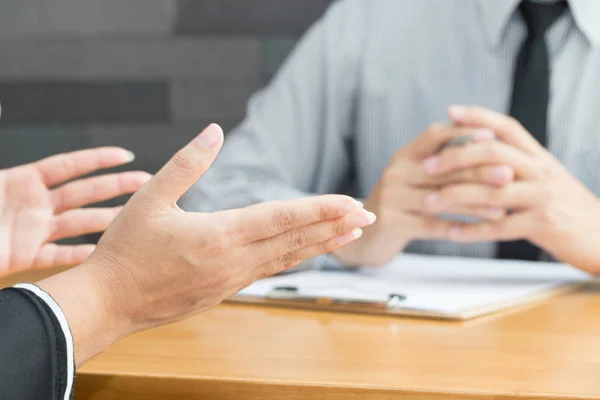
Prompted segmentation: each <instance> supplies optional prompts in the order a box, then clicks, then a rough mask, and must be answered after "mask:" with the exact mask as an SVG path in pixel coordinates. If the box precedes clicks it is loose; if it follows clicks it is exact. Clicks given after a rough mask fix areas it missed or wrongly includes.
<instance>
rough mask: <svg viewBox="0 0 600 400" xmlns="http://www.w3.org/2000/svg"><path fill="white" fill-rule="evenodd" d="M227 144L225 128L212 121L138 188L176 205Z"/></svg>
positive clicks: (168, 203)
mask: <svg viewBox="0 0 600 400" xmlns="http://www.w3.org/2000/svg"><path fill="white" fill-rule="evenodd" d="M222 145H223V130H222V129H221V127H220V126H219V125H217V124H211V125H209V126H208V127H207V128H206V129H204V131H202V133H201V134H200V135H198V136H197V137H196V138H195V139H194V140H192V141H191V142H190V143H188V144H187V145H186V146H185V147H184V148H182V149H181V150H179V151H178V152H177V153H175V155H174V156H173V157H172V158H171V159H170V160H169V162H167V163H166V164H165V165H164V166H163V167H162V168H161V170H160V171H158V173H157V174H156V175H154V177H153V178H152V179H151V180H150V181H149V182H148V183H147V184H146V185H145V187H144V188H143V190H141V191H140V192H138V195H140V196H142V197H143V196H150V197H151V202H152V203H158V204H164V205H174V204H176V203H177V201H178V200H179V198H180V197H181V196H183V195H184V194H185V192H187V191H188V189H189V188H190V187H191V186H192V185H193V184H194V183H196V181H198V180H199V179H200V177H202V175H204V173H205V172H206V171H207V170H208V169H209V168H210V166H211V165H212V163H213V161H214V160H215V158H216V157H217V154H219V150H220V149H221V146H222Z"/></svg>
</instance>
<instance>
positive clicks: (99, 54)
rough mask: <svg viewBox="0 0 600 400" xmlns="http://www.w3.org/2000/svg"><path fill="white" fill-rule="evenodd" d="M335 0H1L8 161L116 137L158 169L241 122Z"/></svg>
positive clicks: (0, 81) (0, 80)
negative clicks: (205, 130)
mask: <svg viewBox="0 0 600 400" xmlns="http://www.w3.org/2000/svg"><path fill="white" fill-rule="evenodd" d="M331 1H332V0H2V1H0V102H1V103H2V114H3V115H2V120H1V121H0V168H3V167H8V166H12V165H15V164H18V163H22V162H27V161H31V160H35V159H38V158H41V157H44V156H47V155H49V154H52V153H55V152H57V151H68V150H75V149H80V148H85V147H90V146H96V145H100V144H106V145H110V144H117V145H123V146H125V147H129V148H131V149H132V150H134V151H136V152H137V153H138V154H137V155H138V161H137V162H138V163H139V164H138V166H139V167H143V168H146V169H148V170H149V171H150V172H154V171H155V170H156V168H157V167H158V166H160V165H161V163H162V162H164V160H165V159H166V158H167V157H168V155H169V154H170V153H172V152H173V151H174V150H175V149H176V148H177V147H178V146H180V145H181V144H183V143H184V142H185V141H186V140H188V139H189V138H190V137H192V136H193V135H194V134H195V133H197V131H198V130H199V129H201V128H202V127H203V126H204V125H206V124H207V123H208V122H211V121H215V122H218V123H221V124H222V125H223V126H224V127H225V128H227V130H228V129H231V127H233V126H235V125H236V124H237V123H238V122H239V120H240V119H241V118H242V117H243V115H244V112H245V108H246V101H247V100H248V98H249V96H250V95H251V94H252V93H253V92H254V91H256V90H257V89H260V88H261V87H263V86H264V84H265V83H266V82H267V81H268V79H269V78H270V77H271V76H272V75H273V74H274V72H275V71H276V70H277V68H278V67H279V65H280V64H281V62H282V61H283V60H284V59H285V57H286V55H287V54H288V52H289V51H290V49H291V48H292V47H293V46H294V44H295V42H296V41H297V38H298V37H299V35H300V34H301V33H302V32H303V31H304V30H305V29H306V28H307V27H308V26H309V25H310V24H311V23H312V22H313V21H314V20H315V19H317V18H318V17H319V16H320V15H321V14H322V13H323V11H324V10H325V9H326V8H327V6H328V5H329V4H330V3H331Z"/></svg>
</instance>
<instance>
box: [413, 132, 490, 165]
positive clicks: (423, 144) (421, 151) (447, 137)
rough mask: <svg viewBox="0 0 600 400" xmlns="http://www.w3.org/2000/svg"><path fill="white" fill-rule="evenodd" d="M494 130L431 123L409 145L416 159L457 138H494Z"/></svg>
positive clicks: (433, 152)
mask: <svg viewBox="0 0 600 400" xmlns="http://www.w3.org/2000/svg"><path fill="white" fill-rule="evenodd" d="M494 136H495V135H494V132H493V131H491V130H489V129H478V128H473V127H465V126H457V125H454V124H433V125H431V126H430V127H428V128H427V129H426V130H425V131H424V132H423V133H422V134H421V135H420V136H419V137H417V138H416V139H415V140H414V141H413V142H412V143H411V144H410V145H409V147H410V148H411V150H412V153H413V154H414V155H415V156H416V158H417V159H419V160H421V159H423V158H426V157H429V156H431V155H433V154H436V153H437V152H438V151H440V149H442V148H443V146H444V145H446V144H447V143H448V142H450V141H452V140H454V139H457V138H463V139H464V138H466V137H469V138H472V139H474V140H475V141H480V140H491V139H494Z"/></svg>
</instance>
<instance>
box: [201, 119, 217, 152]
mask: <svg viewBox="0 0 600 400" xmlns="http://www.w3.org/2000/svg"><path fill="white" fill-rule="evenodd" d="M220 130H221V128H220V127H219V126H218V125H216V124H212V125H211V126H209V127H208V128H206V129H205V130H204V132H202V133H201V134H200V136H198V138H196V141H197V142H198V143H199V144H200V146H202V147H206V148H208V149H210V148H212V147H214V146H216V145H217V144H218V143H219V140H221V131H220Z"/></svg>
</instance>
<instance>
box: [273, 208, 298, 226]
mask: <svg viewBox="0 0 600 400" xmlns="http://www.w3.org/2000/svg"><path fill="white" fill-rule="evenodd" d="M297 219H298V215H297V213H296V211H294V210H293V209H291V208H289V207H285V208H282V209H281V210H280V211H277V212H276V213H275V214H274V215H273V217H272V221H271V224H272V226H273V227H275V229H277V230H279V231H287V230H289V229H291V228H292V227H293V226H294V223H295V222H296V220H297Z"/></svg>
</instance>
